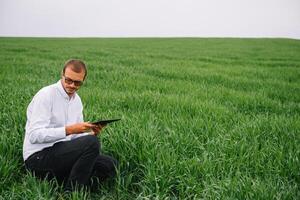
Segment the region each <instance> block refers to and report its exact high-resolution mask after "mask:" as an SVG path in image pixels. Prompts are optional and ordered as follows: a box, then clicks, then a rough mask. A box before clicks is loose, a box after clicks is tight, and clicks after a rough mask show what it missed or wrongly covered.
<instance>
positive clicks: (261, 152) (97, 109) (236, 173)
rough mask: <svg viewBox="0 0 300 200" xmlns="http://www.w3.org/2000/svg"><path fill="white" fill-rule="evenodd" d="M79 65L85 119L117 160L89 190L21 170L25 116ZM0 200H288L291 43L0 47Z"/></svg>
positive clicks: (298, 81) (298, 138) (295, 140)
mask: <svg viewBox="0 0 300 200" xmlns="http://www.w3.org/2000/svg"><path fill="white" fill-rule="evenodd" d="M69 58H79V59H83V60H84V61H86V63H87V65H88V77H87V80H86V82H85V84H84V85H83V86H82V88H81V90H80V91H79V95H80V96H81V98H82V101H83V104H84V115H85V119H86V120H89V121H91V120H95V119H98V118H111V117H122V121H121V122H118V123H115V124H113V125H111V126H109V127H108V128H107V129H105V130H104V131H103V133H102V135H101V136H100V137H99V139H101V141H102V145H103V152H105V153H106V154H110V155H113V156H114V157H116V158H117V159H118V160H119V161H120V169H119V174H118V177H117V178H116V179H115V180H112V181H108V182H107V183H106V184H105V185H104V186H103V187H102V188H101V190H99V191H98V192H96V193H83V192H75V193H73V194H72V195H71V196H65V195H64V194H63V193H62V191H61V188H60V187H59V186H57V185H56V184H55V183H54V182H53V183H49V182H46V181H39V180H36V179H35V178H34V177H32V176H31V175H30V174H29V173H26V171H25V169H24V166H23V160H22V144H23V138H24V127H25V123H26V108H27V105H28V104H29V102H30V101H31V98H32V97H33V95H34V94H35V93H36V92H37V91H38V90H39V89H41V88H42V87H44V86H46V85H49V84H53V83H55V82H56V81H58V80H59V78H60V71H61V69H62V66H63V63H64V62H65V61H66V60H67V59H69ZM0 68H1V75H0V77H1V79H0V80H1V86H0V88H1V90H0V103H1V106H0V109H1V110H0V113H1V115H0V199H63V198H67V199H90V198H91V199H135V198H137V199H147V198H149V199H154V198H157V199H165V198H170V199H199V198H203V199H299V198H300V187H299V184H300V160H299V159H300V41H299V40H290V39H196V38H190V39H183V38H174V39H165V38H161V39H151V38H148V39H145V38H141V39H129V38H128V39H84V38H81V39H51V38H40V39H37V38H35V39H34V38H23V39H22V38H0Z"/></svg>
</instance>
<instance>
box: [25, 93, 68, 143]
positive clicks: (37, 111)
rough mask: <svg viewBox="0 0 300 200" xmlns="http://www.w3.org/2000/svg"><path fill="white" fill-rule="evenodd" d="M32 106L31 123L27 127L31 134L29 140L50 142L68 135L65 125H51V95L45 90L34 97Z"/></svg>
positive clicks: (32, 141)
mask: <svg viewBox="0 0 300 200" xmlns="http://www.w3.org/2000/svg"><path fill="white" fill-rule="evenodd" d="M33 101H34V102H33V104H32V107H31V113H30V118H29V125H28V127H27V130H26V132H27V134H29V141H30V142H31V143H33V144H35V143H49V142H55V141H57V140H60V139H63V138H65V137H66V130H65V127H56V128H52V127H50V119H51V116H52V114H51V108H52V103H51V97H50V94H49V93H47V94H46V93H45V91H43V92H40V93H38V94H37V95H36V96H35V97H34V99H33Z"/></svg>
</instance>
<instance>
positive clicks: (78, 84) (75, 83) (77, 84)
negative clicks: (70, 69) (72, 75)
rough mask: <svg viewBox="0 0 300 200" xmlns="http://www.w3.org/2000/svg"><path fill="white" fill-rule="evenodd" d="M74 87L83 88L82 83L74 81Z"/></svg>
mask: <svg viewBox="0 0 300 200" xmlns="http://www.w3.org/2000/svg"><path fill="white" fill-rule="evenodd" d="M74 85H76V86H81V85H82V82H81V81H74Z"/></svg>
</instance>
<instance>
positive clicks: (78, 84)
mask: <svg viewBox="0 0 300 200" xmlns="http://www.w3.org/2000/svg"><path fill="white" fill-rule="evenodd" d="M63 77H64V79H65V83H67V84H68V85H71V84H72V83H74V85H75V86H81V85H82V84H83V81H74V80H72V79H70V78H68V77H65V76H64V75H63Z"/></svg>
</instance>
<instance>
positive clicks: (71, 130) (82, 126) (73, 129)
mask: <svg viewBox="0 0 300 200" xmlns="http://www.w3.org/2000/svg"><path fill="white" fill-rule="evenodd" d="M96 127H97V125H94V124H91V123H89V122H82V123H77V124H73V125H70V126H66V135H71V134H79V133H84V132H88V131H90V130H93V131H94V129H95V128H96Z"/></svg>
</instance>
